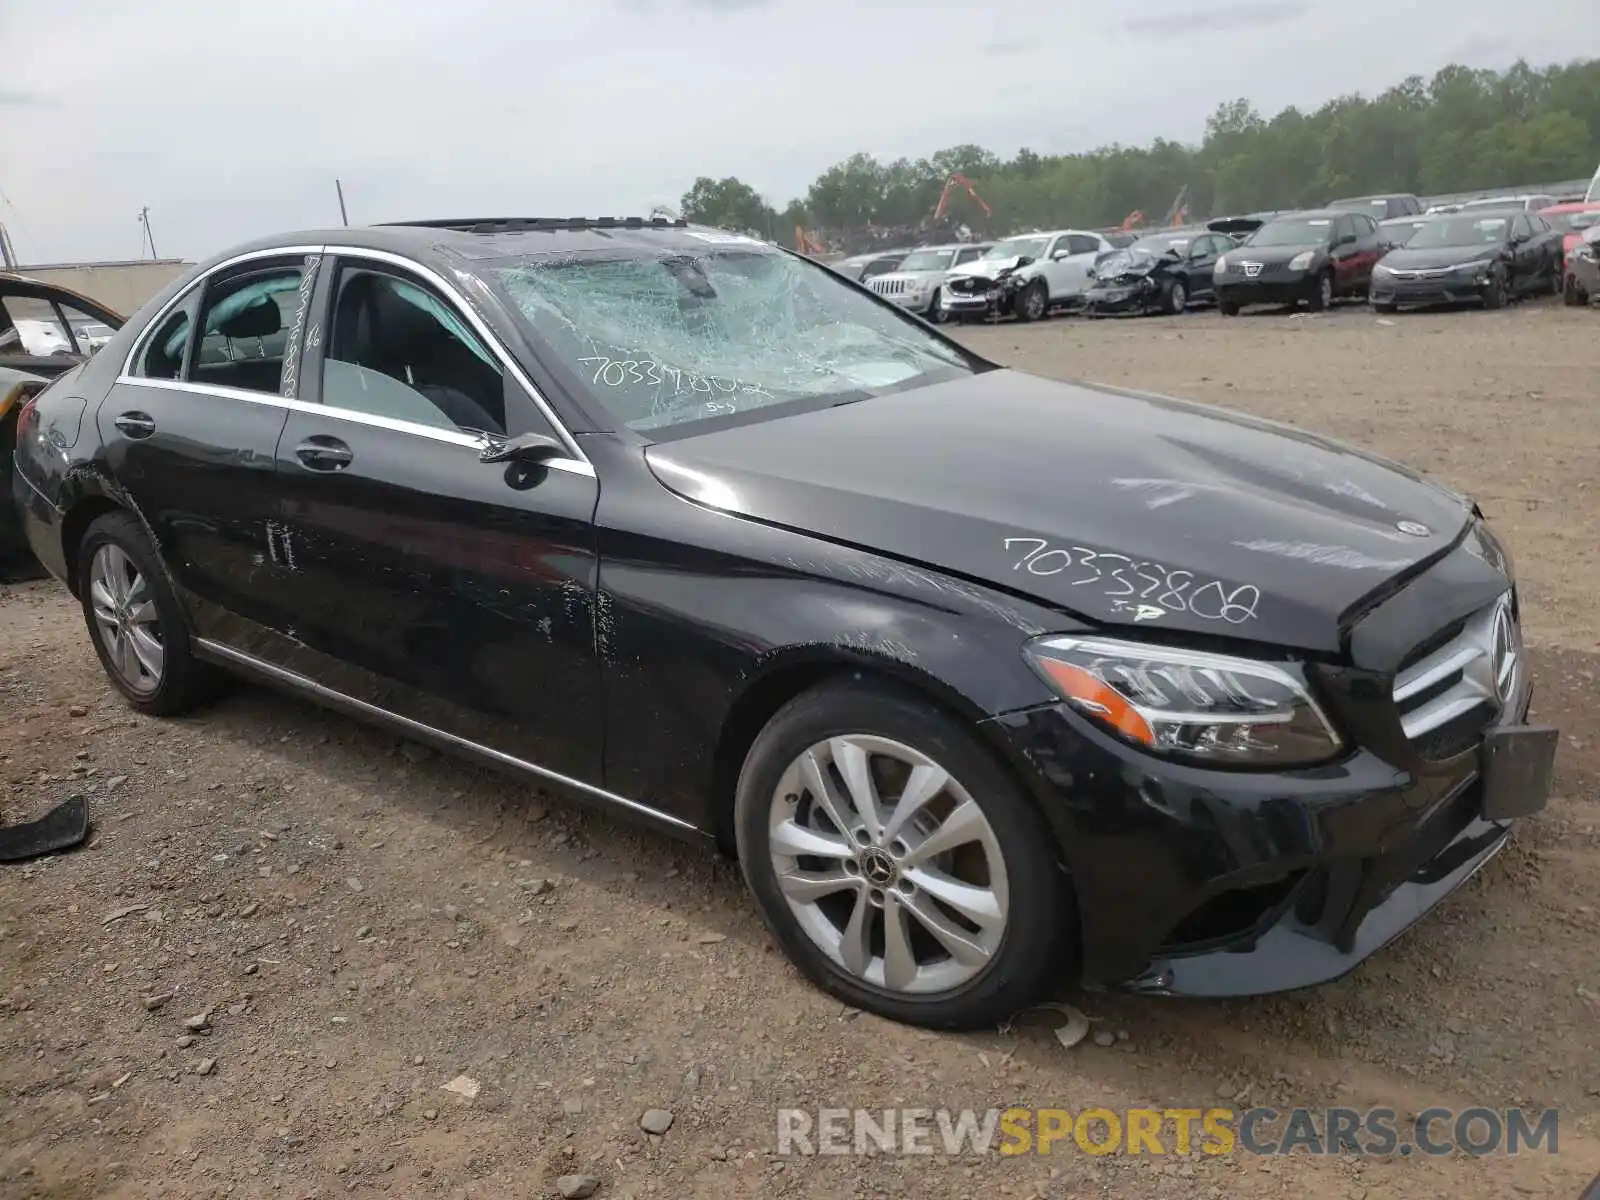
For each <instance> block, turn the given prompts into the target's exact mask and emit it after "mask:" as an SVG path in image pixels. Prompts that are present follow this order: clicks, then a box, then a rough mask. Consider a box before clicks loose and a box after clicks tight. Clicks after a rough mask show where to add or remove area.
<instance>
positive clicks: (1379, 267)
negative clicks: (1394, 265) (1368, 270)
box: [1372, 263, 1394, 275]
mask: <svg viewBox="0 0 1600 1200" xmlns="http://www.w3.org/2000/svg"><path fill="white" fill-rule="evenodd" d="M1372 273H1373V274H1374V275H1393V274H1394V271H1393V270H1391V269H1390V268H1389V267H1386V266H1384V265H1383V264H1382V263H1377V264H1375V265H1374V266H1373V268H1372Z"/></svg>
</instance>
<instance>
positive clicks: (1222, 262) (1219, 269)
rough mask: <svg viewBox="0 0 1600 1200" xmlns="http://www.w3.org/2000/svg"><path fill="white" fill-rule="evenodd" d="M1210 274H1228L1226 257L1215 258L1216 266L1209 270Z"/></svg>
mask: <svg viewBox="0 0 1600 1200" xmlns="http://www.w3.org/2000/svg"><path fill="white" fill-rule="evenodd" d="M1211 273H1212V274H1213V275H1226V274H1227V273H1228V256H1227V255H1226V254H1219V255H1218V256H1217V265H1216V266H1214V267H1212V268H1211Z"/></svg>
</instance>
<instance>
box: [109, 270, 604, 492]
mask: <svg viewBox="0 0 1600 1200" xmlns="http://www.w3.org/2000/svg"><path fill="white" fill-rule="evenodd" d="M310 254H315V255H320V256H322V257H323V258H324V259H326V258H327V257H328V256H330V255H331V256H334V257H336V258H345V259H351V258H360V259H366V260H368V261H371V262H378V263H384V264H387V265H388V266H391V267H395V268H398V269H400V270H403V271H409V272H411V273H412V274H414V275H415V276H417V278H419V279H422V280H424V281H425V282H426V283H427V284H428V286H429V287H431V288H433V289H434V290H435V291H436V292H438V293H439V294H440V295H441V296H442V297H443V298H444V299H445V301H446V302H447V303H448V304H450V306H451V307H452V308H454V309H455V310H456V312H457V315H459V316H460V317H462V318H463V319H464V320H465V321H466V323H467V325H468V326H469V327H470V328H471V329H472V331H473V332H474V333H475V334H477V335H478V337H479V338H480V339H482V341H483V345H484V348H485V349H487V350H488V351H489V353H490V354H491V355H492V356H493V357H494V358H495V359H496V361H498V362H499V364H500V368H501V370H503V371H505V372H506V373H507V374H508V375H510V377H511V378H512V379H514V380H516V382H517V385H518V386H519V387H521V388H522V389H523V390H524V391H525V392H527V394H528V397H529V398H530V399H531V400H532V401H533V405H534V407H535V408H536V409H538V410H539V414H540V415H541V416H542V417H544V419H545V420H546V421H548V422H549V423H550V427H551V428H552V429H553V430H554V431H555V434H556V437H557V438H558V439H559V440H560V441H561V443H562V445H563V447H564V449H565V450H566V451H567V454H568V457H566V458H551V459H547V460H546V461H545V463H544V464H543V465H544V466H547V467H549V468H550V469H552V470H558V471H566V472H568V473H570V474H573V475H587V476H589V477H591V478H593V477H594V476H595V469H594V464H593V463H591V462H590V461H589V458H588V456H587V455H585V454H584V452H583V450H582V448H581V447H579V445H578V443H577V440H576V439H575V438H574V437H573V436H572V433H571V432H570V431H569V430H568V429H567V427H566V424H565V423H564V422H563V421H562V420H561V418H560V417H559V416H557V415H556V412H555V409H554V408H552V407H551V405H550V402H549V401H548V400H546V399H545V397H544V394H543V393H542V392H540V391H539V389H538V388H536V387H534V385H533V381H532V380H531V379H529V378H528V373H527V372H526V371H524V370H523V369H522V364H520V363H519V362H517V361H516V359H515V358H514V357H513V356H512V355H511V353H510V352H509V351H508V350H507V349H506V348H505V345H504V343H503V342H502V341H501V340H500V338H499V337H498V336H497V335H496V334H495V332H494V330H493V329H491V328H490V326H489V323H488V322H487V321H485V320H484V319H483V318H482V317H481V316H479V315H478V312H477V310H476V309H474V308H473V307H472V306H471V305H470V304H468V303H467V301H466V298H465V297H464V296H463V295H462V294H461V291H460V289H458V288H456V287H455V286H453V285H452V284H451V283H450V281H449V280H447V279H445V277H444V276H443V275H441V274H439V272H437V271H435V270H434V269H433V268H431V267H429V266H427V265H426V264H424V263H420V262H417V261H416V260H415V259H411V258H407V257H405V256H404V255H402V254H395V253H392V252H391V251H388V250H374V249H369V248H368V247H365V246H346V245H326V246H306V245H293V246H274V247H270V248H268V249H263V250H248V251H245V252H244V253H242V254H236V255H233V256H232V257H229V258H226V259H223V260H222V261H221V262H219V263H217V264H216V265H215V266H213V267H211V268H210V269H209V270H207V271H206V272H205V274H203V275H201V276H199V277H197V278H196V279H194V280H193V281H192V282H191V283H190V284H189V286H188V287H185V288H184V289H183V290H182V291H180V292H178V293H177V294H176V295H174V296H173V297H172V298H171V299H170V300H168V301H167V303H165V304H164V305H162V306H161V308H160V309H159V310H158V311H157V312H156V313H155V314H154V315H153V316H152V317H151V318H150V320H149V321H148V322H147V323H146V325H145V327H144V328H143V329H142V330H140V331H139V336H138V337H137V338H136V339H134V342H133V345H132V347H131V348H130V349H129V351H128V354H127V356H126V357H125V358H124V359H123V361H122V369H121V371H120V372H119V373H118V375H117V378H116V381H115V382H116V383H118V384H121V385H124V386H127V387H150V388H156V389H158V390H161V391H175V392H193V393H195V394H197V395H202V396H216V397H219V398H220V399H224V400H245V401H249V402H250V403H252V404H267V405H271V406H272V407H274V408H282V409H287V410H289V411H290V412H300V413H309V414H312V415H320V416H327V417H337V418H339V419H341V420H347V421H354V422H356V423H357V424H361V425H371V426H374V427H376V428H379V429H389V430H392V431H394V432H396V433H410V434H414V435H416V436H418V437H424V438H428V439H430V440H432V441H436V442H446V443H448V444H450V445H455V446H468V447H472V448H474V449H481V448H482V447H483V445H484V439H483V438H481V437H478V436H477V435H475V434H470V433H461V432H459V431H452V430H448V429H440V428H438V427H436V426H430V425H417V424H413V423H412V422H410V421H397V420H395V419H393V418H392V417H380V416H377V415H375V414H372V413H363V412H357V411H356V410H354V409H348V408H340V407H338V406H336V405H332V404H321V403H310V402H307V401H304V400H300V399H298V398H294V397H290V396H283V395H278V394H272V393H267V392H250V391H245V390H243V389H242V388H231V387H223V386H219V385H216V384H207V383H191V382H190V381H188V380H184V379H147V378H144V377H142V376H138V375H134V374H133V364H134V363H135V362H136V361H138V355H139V352H140V351H141V350H142V349H143V348H144V345H145V343H146V342H147V341H148V340H149V339H150V338H151V337H152V336H153V335H154V331H155V330H156V329H157V328H158V327H159V326H160V324H161V323H162V322H163V321H165V320H166V318H167V315H168V314H169V313H170V312H171V311H172V310H173V309H174V308H176V307H177V306H178V305H179V304H181V303H182V302H183V301H184V300H185V299H186V298H187V297H188V296H189V295H190V293H191V292H193V291H194V290H195V289H196V288H198V287H204V286H205V285H206V284H207V283H208V282H209V281H210V280H211V278H212V277H213V276H215V275H217V274H218V273H219V272H223V271H227V270H229V269H231V268H233V267H236V266H239V265H241V264H243V263H248V262H252V261H254V260H256V259H262V258H282V257H285V256H293V255H310ZM319 266H320V264H319ZM197 324H198V322H197ZM191 340H192V339H191Z"/></svg>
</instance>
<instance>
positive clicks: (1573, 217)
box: [1539, 200, 1600, 304]
mask: <svg viewBox="0 0 1600 1200" xmlns="http://www.w3.org/2000/svg"><path fill="white" fill-rule="evenodd" d="M1539 215H1540V216H1541V217H1543V218H1544V219H1545V220H1546V221H1549V222H1550V224H1551V225H1552V226H1553V227H1554V228H1555V229H1556V230H1557V232H1559V233H1560V234H1561V235H1562V246H1561V291H1562V295H1563V296H1564V297H1565V298H1566V301H1567V303H1568V304H1587V303H1588V302H1589V296H1588V293H1587V292H1585V291H1584V289H1583V288H1582V287H1581V286H1580V285H1579V283H1578V281H1577V279H1575V278H1574V277H1573V275H1572V272H1571V271H1569V270H1567V256H1568V255H1569V254H1571V253H1572V250H1573V247H1575V246H1576V245H1577V244H1578V243H1579V242H1580V241H1581V240H1582V238H1583V231H1584V230H1585V229H1588V228H1589V227H1590V226H1591V225H1600V201H1595V200H1588V201H1584V200H1579V201H1576V202H1574V203H1571V204H1552V205H1551V206H1550V207H1549V208H1542V209H1540V210H1539Z"/></svg>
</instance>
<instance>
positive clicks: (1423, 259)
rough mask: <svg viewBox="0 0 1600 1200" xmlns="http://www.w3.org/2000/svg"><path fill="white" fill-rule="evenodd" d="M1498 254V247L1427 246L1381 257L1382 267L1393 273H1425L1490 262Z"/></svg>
mask: <svg viewBox="0 0 1600 1200" xmlns="http://www.w3.org/2000/svg"><path fill="white" fill-rule="evenodd" d="M1499 254H1500V247H1499V246H1485V245H1483V244H1481V243H1479V244H1476V245H1470V246H1428V247H1425V248H1424V249H1421V250H1412V249H1409V248H1408V247H1405V246H1401V247H1398V248H1397V249H1394V250H1391V251H1389V253H1387V254H1385V255H1384V256H1383V265H1384V266H1386V267H1388V268H1390V269H1391V270H1395V271H1427V270H1432V269H1436V268H1438V267H1458V266H1463V265H1465V264H1466V263H1476V262H1492V261H1493V260H1494V259H1495V258H1497V257H1499Z"/></svg>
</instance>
